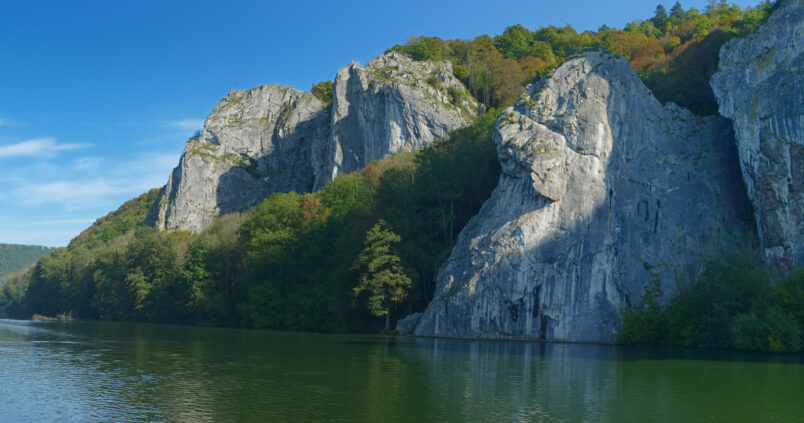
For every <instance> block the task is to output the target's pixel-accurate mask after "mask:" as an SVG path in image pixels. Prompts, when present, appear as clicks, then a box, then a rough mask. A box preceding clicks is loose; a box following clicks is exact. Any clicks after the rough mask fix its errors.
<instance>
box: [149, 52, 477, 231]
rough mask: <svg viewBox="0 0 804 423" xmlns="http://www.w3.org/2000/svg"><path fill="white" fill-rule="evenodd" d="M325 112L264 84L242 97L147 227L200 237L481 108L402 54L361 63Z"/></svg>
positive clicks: (216, 123)
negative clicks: (215, 225)
mask: <svg viewBox="0 0 804 423" xmlns="http://www.w3.org/2000/svg"><path fill="white" fill-rule="evenodd" d="M334 91H335V93H334V94H335V95H334V104H333V105H332V109H331V110H327V109H325V108H324V107H323V106H322V104H321V102H319V101H318V99H316V98H315V97H314V96H313V95H312V94H310V93H307V92H303V91H299V90H297V89H294V88H290V87H279V86H276V85H264V86H260V87H257V88H253V89H250V90H245V91H232V92H231V93H230V94H229V95H228V96H227V97H226V98H224V99H223V100H222V101H221V102H220V103H219V104H218V105H217V106H216V107H215V110H214V111H213V112H212V113H211V114H210V115H209V117H208V118H207V120H206V123H205V125H204V131H203V132H202V134H201V137H200V138H199V139H197V140H191V141H189V142H188V143H187V145H186V147H185V149H184V153H183V154H182V157H181V160H180V163H179V165H178V167H176V168H175V169H174V170H173V173H172V174H171V175H170V177H169V179H168V183H167V185H166V186H165V187H164V188H163V190H162V192H161V193H160V196H159V199H158V200H157V201H156V203H155V204H154V207H153V208H152V209H151V211H150V213H149V217H148V219H147V223H148V224H150V225H153V226H156V227H158V228H160V229H164V230H176V229H181V230H187V231H192V232H199V231H201V230H202V229H203V228H205V227H206V226H207V225H208V224H209V223H210V222H211V220H212V219H213V218H214V217H215V216H219V215H222V214H226V213H230V212H234V211H243V210H246V209H248V208H250V207H252V206H254V205H255V204H257V203H259V202H260V201H262V200H263V199H264V198H266V197H267V196H269V195H270V194H272V193H274V192H289V191H296V192H310V191H313V190H316V189H319V188H321V187H323V186H324V185H326V184H327V183H329V182H330V181H332V180H333V179H334V178H335V176H337V175H338V174H339V173H348V172H352V171H356V170H360V169H362V168H363V167H364V166H365V165H367V164H368V163H370V162H371V161H373V160H375V159H378V158H380V157H383V156H386V155H389V154H392V153H395V152H397V151H401V150H405V149H418V148H423V147H426V146H429V145H431V144H432V143H433V142H435V141H436V140H437V139H439V138H442V137H445V136H446V135H447V134H448V133H449V132H450V131H452V130H455V129H458V128H461V127H463V126H466V125H467V124H469V123H471V120H472V118H473V117H474V114H475V110H476V108H477V104H476V103H475V101H474V100H473V99H472V98H471V96H470V95H469V94H468V92H467V91H466V89H465V88H464V87H463V85H462V84H461V83H460V82H459V81H458V80H457V79H456V78H455V77H454V76H453V74H452V67H451V65H450V64H449V63H444V62H415V61H413V60H411V59H409V58H407V57H405V56H403V55H400V54H397V53H388V54H386V55H383V56H380V57H378V58H376V59H374V60H373V61H371V62H370V63H368V64H367V65H366V66H360V65H359V64H357V63H351V64H350V65H349V66H347V67H346V68H344V69H341V70H340V71H339V72H338V74H337V77H336V79H335V82H334Z"/></svg>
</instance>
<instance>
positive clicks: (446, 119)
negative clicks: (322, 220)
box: [316, 53, 477, 188]
mask: <svg viewBox="0 0 804 423" xmlns="http://www.w3.org/2000/svg"><path fill="white" fill-rule="evenodd" d="M334 97H335V98H334V104H333V107H332V138H331V140H330V144H329V145H328V146H327V149H328V151H327V152H326V153H325V154H324V155H323V157H324V158H325V161H323V162H322V163H320V164H319V166H321V167H322V169H321V171H320V172H318V176H319V180H318V181H317V182H316V188H320V187H323V186H324V185H326V184H327V183H329V182H330V181H331V180H332V179H333V178H334V176H335V175H337V174H339V173H349V172H352V171H356V170H360V169H362V168H364V167H365V166H366V165H367V164H369V163H371V162H372V161H374V160H376V159H379V158H381V157H385V156H387V155H389V154H393V153H396V152H399V151H402V150H405V149H421V148H424V147H427V146H429V145H431V144H432V143H433V142H434V141H436V140H437V139H439V138H444V137H445V136H446V135H447V134H448V133H449V132H450V131H452V130H455V129H457V128H461V127H463V126H466V125H467V124H469V123H470V122H471V120H472V118H473V117H474V115H475V110H476V109H477V104H476V102H475V100H474V99H473V98H472V96H471V95H469V93H468V92H467V91H466V89H465V88H464V86H463V84H461V82H460V81H458V79H457V78H455V76H454V75H453V74H452V65H451V64H450V63H449V62H416V61H413V60H411V59H410V58H408V57H406V56H404V55H401V54H397V53H389V54H386V55H384V56H380V57H378V58H376V59H374V60H372V61H371V62H369V63H368V65H366V66H360V64H358V63H356V62H352V63H351V64H349V66H347V67H345V68H343V69H341V70H340V71H338V74H337V76H336V78H335V96H334Z"/></svg>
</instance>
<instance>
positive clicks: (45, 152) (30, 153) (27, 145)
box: [0, 138, 90, 158]
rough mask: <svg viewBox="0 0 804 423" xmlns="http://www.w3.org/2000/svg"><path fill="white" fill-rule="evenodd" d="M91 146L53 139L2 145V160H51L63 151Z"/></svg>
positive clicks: (0, 153) (0, 150)
mask: <svg viewBox="0 0 804 423" xmlns="http://www.w3.org/2000/svg"><path fill="white" fill-rule="evenodd" d="M89 146H90V144H66V143H64V144H62V143H58V142H56V140H55V139H53V138H37V139H33V140H28V141H23V142H20V143H17V144H7V145H0V158H7V157H42V158H50V157H53V156H55V155H56V154H58V153H59V152H61V151H69V150H78V149H81V148H86V147H89Z"/></svg>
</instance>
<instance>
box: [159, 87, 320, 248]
mask: <svg viewBox="0 0 804 423" xmlns="http://www.w3.org/2000/svg"><path fill="white" fill-rule="evenodd" d="M328 121H329V116H328V112H327V111H326V110H325V109H324V108H323V106H322V105H321V102H320V101H319V100H318V99H317V98H316V97H315V96H313V95H312V94H311V93H308V92H304V91H300V90H297V89H295V88H291V87H280V86H277V85H262V86H259V87H256V88H252V89H249V90H237V91H231V92H230V93H229V95H228V96H226V98H224V99H223V100H221V102H220V103H218V105H217V106H216V107H215V109H214V110H213V111H212V113H210V115H209V117H208V118H207V120H206V123H205V124H204V130H203V132H202V133H201V136H200V137H199V138H198V139H191V140H189V141H188V142H187V145H186V146H185V148H184V152H183V153H182V156H181V160H180V162H179V166H177V167H176V168H175V169H174V170H173V173H172V174H171V175H170V177H169V179H168V183H167V185H166V186H165V188H163V190H162V192H161V193H160V196H159V198H158V199H157V201H156V203H155V204H154V206H153V208H152V209H151V211H150V213H149V218H148V221H147V223H149V224H151V225H154V226H156V227H158V228H160V229H164V230H175V229H181V230H187V231H191V232H199V231H201V230H202V229H204V228H205V227H206V226H207V225H208V224H209V223H210V222H211V221H212V219H213V218H214V217H215V216H219V215H223V214H226V213H231V212H234V211H242V210H245V209H248V208H249V207H251V206H253V205H255V204H257V203H259V202H260V201H261V200H263V199H264V198H266V197H267V196H268V195H270V194H271V193H273V192H288V191H294V190H295V191H300V192H306V191H310V190H311V189H312V188H313V183H314V180H315V174H314V169H313V166H312V157H311V155H312V151H313V149H312V147H313V146H314V145H316V144H320V143H323V142H326V139H327V137H328V135H329V132H328V129H327V124H328Z"/></svg>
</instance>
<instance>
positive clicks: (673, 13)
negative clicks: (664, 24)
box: [670, 1, 684, 18]
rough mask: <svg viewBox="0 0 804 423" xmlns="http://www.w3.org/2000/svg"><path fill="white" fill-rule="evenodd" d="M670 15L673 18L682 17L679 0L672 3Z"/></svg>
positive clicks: (682, 10) (682, 9)
mask: <svg viewBox="0 0 804 423" xmlns="http://www.w3.org/2000/svg"><path fill="white" fill-rule="evenodd" d="M670 16H672V17H674V18H682V17H684V8H683V7H681V2H678V1H677V2H676V4H674V5H673V8H672V9H670Z"/></svg>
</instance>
